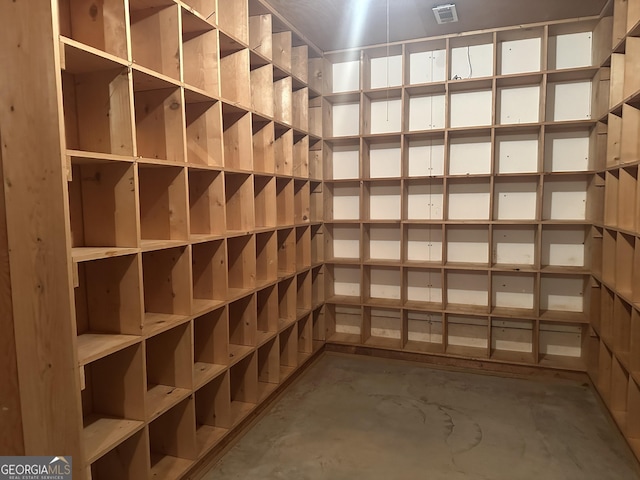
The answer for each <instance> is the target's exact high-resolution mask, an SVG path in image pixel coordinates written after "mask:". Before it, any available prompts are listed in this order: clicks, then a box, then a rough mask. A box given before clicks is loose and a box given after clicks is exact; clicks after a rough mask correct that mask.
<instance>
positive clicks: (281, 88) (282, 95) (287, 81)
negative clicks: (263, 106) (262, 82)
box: [273, 77, 293, 125]
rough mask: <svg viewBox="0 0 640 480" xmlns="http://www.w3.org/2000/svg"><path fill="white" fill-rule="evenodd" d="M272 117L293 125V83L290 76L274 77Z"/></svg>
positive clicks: (277, 120)
mask: <svg viewBox="0 0 640 480" xmlns="http://www.w3.org/2000/svg"><path fill="white" fill-rule="evenodd" d="M273 119H274V120H275V121H276V122H280V123H283V124H286V125H293V83H292V79H291V77H284V78H275V77H274V81H273Z"/></svg>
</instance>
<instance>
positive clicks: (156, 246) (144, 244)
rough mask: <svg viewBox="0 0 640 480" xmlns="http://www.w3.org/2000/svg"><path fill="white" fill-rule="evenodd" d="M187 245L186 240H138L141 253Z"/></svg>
mask: <svg viewBox="0 0 640 480" xmlns="http://www.w3.org/2000/svg"><path fill="white" fill-rule="evenodd" d="M188 243H189V242H188V241H187V240H140V247H141V248H142V251H143V252H150V251H153V250H164V249H167V248H175V247H183V246H185V245H187V244H188Z"/></svg>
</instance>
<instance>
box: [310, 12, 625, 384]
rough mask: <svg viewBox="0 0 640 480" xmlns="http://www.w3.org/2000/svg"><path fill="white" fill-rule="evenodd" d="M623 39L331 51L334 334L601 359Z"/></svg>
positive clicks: (600, 35) (412, 345) (516, 38)
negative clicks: (606, 192) (606, 186)
mask: <svg viewBox="0 0 640 480" xmlns="http://www.w3.org/2000/svg"><path fill="white" fill-rule="evenodd" d="M610 34H611V18H603V19H599V18H593V19H581V20H579V21H575V20H574V21H563V22H558V23H550V24H538V25H532V26H527V27H526V28H520V27H518V28H503V29H498V30H496V31H485V32H481V33H472V34H462V35H457V36H452V37H441V38H434V39H420V40H412V41H410V42H406V43H396V44H391V45H389V46H381V47H371V48H361V49H354V50H347V51H340V52H325V57H324V62H325V63H324V75H323V83H324V92H325V94H324V96H323V97H322V102H323V118H322V123H323V132H324V139H323V140H324V147H323V163H324V165H323V169H324V185H323V194H324V217H325V224H324V233H323V237H324V245H323V248H324V256H325V261H326V266H325V273H326V274H325V275H324V278H325V285H324V292H325V295H326V307H325V316H326V326H327V331H326V339H327V342H329V343H338V344H347V345H361V346H370V347H375V348H383V349H388V350H395V351H398V352H402V351H404V352H414V353H431V354H440V355H447V356H451V357H456V358H460V357H462V358H472V359H482V360H488V361H495V362H503V363H512V364H513V363H515V364H521V365H541V366H545V367H551V368H559V369H572V370H580V371H585V370H586V368H587V359H588V346H589V342H590V328H589V323H590V318H591V315H592V314H593V306H592V305H593V295H594V293H593V292H594V288H593V283H594V280H593V279H592V277H591V265H592V256H594V255H595V254H596V252H600V253H602V251H603V247H602V246H600V247H599V246H598V242H599V243H600V244H601V243H602V240H598V239H596V238H594V233H593V225H594V224H596V225H597V224H599V223H600V222H601V215H600V211H599V209H600V207H599V204H600V202H601V201H602V200H603V197H602V193H603V189H602V186H603V183H604V182H603V175H602V174H600V173H598V171H599V170H600V169H602V167H603V166H604V161H603V158H602V152H603V150H604V149H605V147H606V140H605V138H606V137H605V134H606V125H603V122H601V121H599V118H598V115H600V112H601V106H602V104H603V103H606V99H602V98H601V97H602V95H604V94H607V93H608V91H607V89H608V88H609V82H608V76H607V74H608V70H607V68H606V67H602V68H601V66H602V65H604V64H605V63H606V58H607V55H608V48H607V47H608V43H609V38H610ZM312 108H313V107H312ZM633 174H635V175H636V177H637V172H634V173H633ZM625 181H626V182H627V183H628V186H627V187H626V188H628V189H633V188H635V183H633V181H631V179H630V178H625ZM634 181H635V180H634ZM311 200H312V201H313V195H312V197H311ZM630 245H631V243H628V244H626V245H624V246H623V247H620V248H624V249H625V250H624V252H621V255H625V258H629V257H628V254H629V253H630V252H631V253H632V252H633V250H630V249H629V247H630ZM598 248H599V249H598ZM604 250H605V251H606V247H604ZM604 263H606V261H605V262H604ZM624 281H625V282H627V283H628V284H631V281H632V280H631V277H629V276H628V275H627V276H625V277H624Z"/></svg>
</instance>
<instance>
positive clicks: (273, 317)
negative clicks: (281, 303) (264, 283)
mask: <svg viewBox="0 0 640 480" xmlns="http://www.w3.org/2000/svg"><path fill="white" fill-rule="evenodd" d="M256 306H257V315H258V317H257V332H258V344H259V345H262V344H263V343H264V342H265V340H269V339H272V338H273V337H274V336H275V333H276V332H277V331H278V321H279V315H280V312H279V307H278V287H277V286H276V285H271V286H269V287H267V288H265V289H263V290H260V291H259V292H258V294H257V296H256Z"/></svg>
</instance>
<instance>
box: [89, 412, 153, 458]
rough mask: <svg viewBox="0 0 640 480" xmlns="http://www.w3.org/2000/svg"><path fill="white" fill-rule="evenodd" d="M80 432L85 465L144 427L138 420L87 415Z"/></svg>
mask: <svg viewBox="0 0 640 480" xmlns="http://www.w3.org/2000/svg"><path fill="white" fill-rule="evenodd" d="M83 423H84V429H83V432H82V436H83V440H84V446H85V463H87V464H90V463H93V462H94V461H96V460H97V459H98V458H100V457H101V456H102V455H104V454H105V453H106V452H108V451H109V450H112V449H113V448H114V447H116V446H117V445H119V444H120V443H122V442H123V441H124V440H126V439H127V438H129V437H130V436H131V435H133V434H134V433H135V432H137V431H138V430H140V429H141V428H143V427H144V422H142V421H139V420H126V419H123V418H113V417H107V416H102V415H89V416H87V417H85V418H84V419H83Z"/></svg>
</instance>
